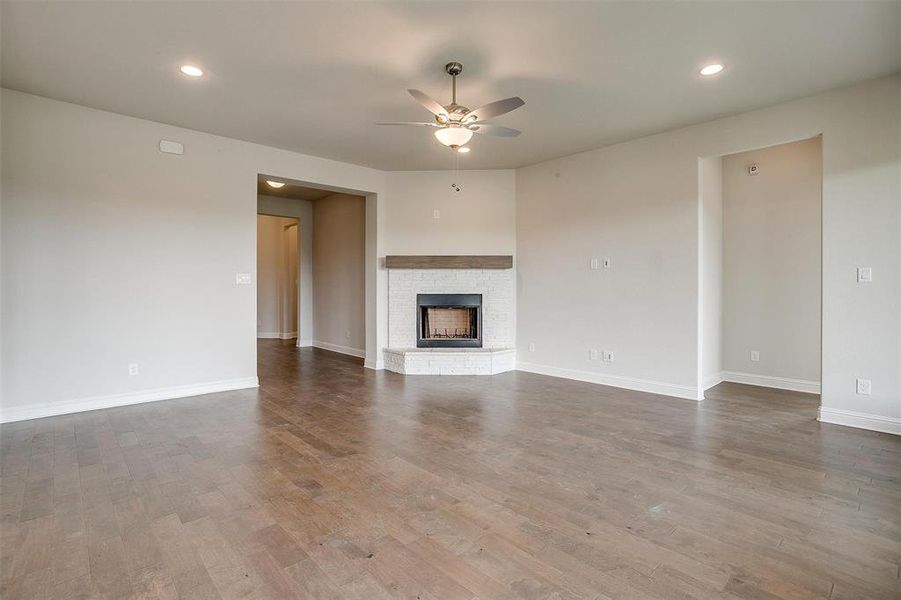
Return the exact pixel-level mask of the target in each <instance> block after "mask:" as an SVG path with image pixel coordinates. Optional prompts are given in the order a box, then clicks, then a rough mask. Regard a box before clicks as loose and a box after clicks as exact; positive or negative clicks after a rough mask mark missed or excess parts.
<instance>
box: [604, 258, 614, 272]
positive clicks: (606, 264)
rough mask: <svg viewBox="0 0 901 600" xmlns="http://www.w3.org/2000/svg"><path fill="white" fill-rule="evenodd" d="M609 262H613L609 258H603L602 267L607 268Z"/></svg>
mask: <svg viewBox="0 0 901 600" xmlns="http://www.w3.org/2000/svg"><path fill="white" fill-rule="evenodd" d="M611 264H613V263H612V261H611V260H610V259H609V258H605V259H604V268H605V269H609V268H610V265H611Z"/></svg>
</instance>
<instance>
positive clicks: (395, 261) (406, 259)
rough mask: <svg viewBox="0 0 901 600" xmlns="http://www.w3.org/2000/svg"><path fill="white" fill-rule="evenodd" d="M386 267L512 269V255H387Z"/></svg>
mask: <svg viewBox="0 0 901 600" xmlns="http://www.w3.org/2000/svg"><path fill="white" fill-rule="evenodd" d="M385 268H386V269H512V268H513V256H511V255H490V256H489V255H484V254H474V255H467V256H449V255H441V256H421V255H417V256H386V257H385Z"/></svg>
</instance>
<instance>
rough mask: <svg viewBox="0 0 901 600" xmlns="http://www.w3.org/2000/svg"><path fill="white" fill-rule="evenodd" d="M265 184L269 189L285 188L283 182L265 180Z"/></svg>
mask: <svg viewBox="0 0 901 600" xmlns="http://www.w3.org/2000/svg"><path fill="white" fill-rule="evenodd" d="M266 184H267V185H268V186H269V187H271V188H275V189H279V188H283V187H285V182H284V181H273V180H271V179H267V180H266Z"/></svg>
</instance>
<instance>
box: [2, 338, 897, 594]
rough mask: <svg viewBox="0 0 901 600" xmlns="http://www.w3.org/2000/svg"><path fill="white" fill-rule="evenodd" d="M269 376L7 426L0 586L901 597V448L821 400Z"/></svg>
mask: <svg viewBox="0 0 901 600" xmlns="http://www.w3.org/2000/svg"><path fill="white" fill-rule="evenodd" d="M260 374H261V380H262V387H261V389H259V390H245V391H240V392H229V393H222V394H213V395H207V396H200V397H196V398H187V399H182V400H171V401H166V402H155V403H149V404H142V405H136V406H130V407H123V408H117V409H109V410H102V411H95V412H89V413H81V414H76V415H67V416H61V417H53V418H48V419H40V420H34V421H28V422H21V423H13V424H7V425H4V426H3V427H2V430H0V431H2V471H0V475H2V492H0V504H2V506H0V509H2V549H0V566H2V574H0V585H2V587H0V596H2V598H4V599H5V600H14V599H19V598H28V599H32V598H191V599H194V598H199V599H203V598H294V597H299V598H361V599H367V600H368V599H378V598H411V599H412V598H415V599H419V600H426V599H440V600H448V599H458V598H459V599H470V598H483V599H503V598H716V599H722V598H754V599H764V598H833V599H840V598H842V599H850V598H855V599H859V598H885V599H894V600H897V599H898V598H901V580H899V564H901V439H899V438H896V437H893V436H890V435H882V434H877V433H871V432H866V431H861V430H855V429H850V428H844V427H838V426H831V425H822V424H820V423H818V422H817V421H816V420H815V417H816V409H817V399H816V398H815V397H813V396H808V395H804V394H796V393H790V392H780V391H773V390H764V389H761V388H754V387H749V386H741V385H735V384H723V385H721V386H719V387H718V388H716V389H714V390H713V391H712V393H711V394H710V396H711V397H710V398H709V399H708V400H707V401H706V402H704V403H701V404H696V403H694V402H690V401H685V400H676V399H673V398H666V397H661V396H654V395H650V394H642V393H637V392H629V391H626V390H618V389H614V388H608V387H603V386H595V385H590V384H583V383H579V382H573V381H566V380H562V379H554V378H550V377H543V376H539V375H533V374H528V373H506V374H503V375H498V376H494V377H404V376H401V375H395V374H392V373H381V372H380V373H376V372H373V371H369V370H364V369H362V368H361V366H360V364H359V361H356V360H354V359H349V358H346V357H342V356H339V355H336V354H331V353H328V352H323V351H320V350H312V349H303V350H297V349H295V348H293V347H292V346H291V345H290V342H280V341H277V340H266V341H262V342H261V343H260Z"/></svg>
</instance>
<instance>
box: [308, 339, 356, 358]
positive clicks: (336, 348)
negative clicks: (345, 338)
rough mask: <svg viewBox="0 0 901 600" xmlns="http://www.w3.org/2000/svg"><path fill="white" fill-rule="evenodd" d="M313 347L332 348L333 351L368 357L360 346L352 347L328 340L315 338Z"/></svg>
mask: <svg viewBox="0 0 901 600" xmlns="http://www.w3.org/2000/svg"><path fill="white" fill-rule="evenodd" d="M313 347H314V348H322V349H323V350H330V351H332V352H338V353H339V354H347V355H350V356H356V357H357V358H366V351H365V350H360V349H359V348H351V347H350V346H339V345H338V344H330V343H328V342H320V341H319V340H313Z"/></svg>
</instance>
